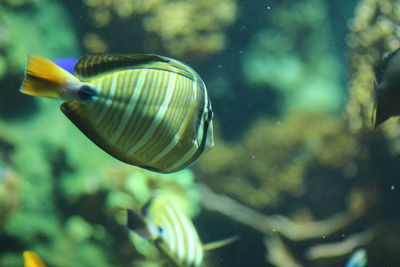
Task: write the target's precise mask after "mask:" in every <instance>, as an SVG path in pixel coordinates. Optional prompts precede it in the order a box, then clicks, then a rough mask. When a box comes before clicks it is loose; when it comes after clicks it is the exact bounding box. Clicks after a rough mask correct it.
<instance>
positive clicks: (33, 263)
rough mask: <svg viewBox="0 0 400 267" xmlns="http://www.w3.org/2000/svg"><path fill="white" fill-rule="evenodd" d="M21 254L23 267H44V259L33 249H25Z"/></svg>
mask: <svg viewBox="0 0 400 267" xmlns="http://www.w3.org/2000/svg"><path fill="white" fill-rule="evenodd" d="M22 256H23V257H24V267H46V264H45V263H44V261H42V259H41V258H40V257H39V256H38V255H37V254H36V253H35V252H33V251H29V250H26V251H24V253H23V254H22Z"/></svg>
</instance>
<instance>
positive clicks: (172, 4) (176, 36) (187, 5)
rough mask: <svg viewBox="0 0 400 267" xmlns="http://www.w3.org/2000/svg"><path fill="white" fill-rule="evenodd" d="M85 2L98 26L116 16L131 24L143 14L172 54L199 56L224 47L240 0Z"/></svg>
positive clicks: (150, 30) (149, 28) (145, 23)
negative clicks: (226, 29)
mask: <svg viewBox="0 0 400 267" xmlns="http://www.w3.org/2000/svg"><path fill="white" fill-rule="evenodd" d="M84 3H85V4H86V5H87V6H88V7H89V15H90V18H91V19H92V21H93V23H94V25H96V26H97V27H105V26H107V25H108V24H109V23H110V22H111V21H112V20H113V19H114V17H117V18H120V19H122V20H123V21H125V23H126V24H127V25H128V27H129V23H130V22H131V21H133V19H134V18H135V17H138V16H139V17H140V18H141V20H142V25H143V29H144V30H145V31H146V32H148V33H151V34H153V35H154V36H157V41H158V42H160V43H161V46H162V47H163V49H164V50H165V51H166V52H167V53H168V54H170V55H172V56H180V57H181V56H183V55H186V56H190V57H194V58H199V57H203V56H205V55H209V54H213V53H216V52H219V51H221V50H222V49H223V48H224V47H225V45H226V34H225V33H224V30H225V28H226V27H228V26H229V25H231V24H232V23H233V22H234V21H235V19H236V17H237V14H236V13H237V11H236V0H223V1H218V0H206V1H204V0H196V1H189V2H188V1H182V0H180V1H172V0H152V1H142V0H140V1H128V0H121V1H114V2H110V1H105V0H100V1H94V0H84ZM132 32H133V31H132ZM145 37H146V39H147V40H146V41H145V42H147V43H153V44H154V41H151V39H148V37H149V36H145Z"/></svg>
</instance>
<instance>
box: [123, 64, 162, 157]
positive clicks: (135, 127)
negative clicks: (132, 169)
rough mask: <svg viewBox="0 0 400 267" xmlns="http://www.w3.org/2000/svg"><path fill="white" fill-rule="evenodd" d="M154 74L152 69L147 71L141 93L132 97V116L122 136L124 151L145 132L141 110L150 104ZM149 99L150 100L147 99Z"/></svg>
mask: <svg viewBox="0 0 400 267" xmlns="http://www.w3.org/2000/svg"><path fill="white" fill-rule="evenodd" d="M154 75H155V73H154V71H148V75H147V76H146V79H145V81H144V84H143V89H144V90H142V93H141V95H140V96H139V97H138V98H137V99H134V105H135V109H134V110H133V113H132V117H131V118H130V122H131V123H129V124H128V125H127V128H126V129H125V131H124V134H125V135H124V137H123V139H125V141H126V143H125V144H124V145H123V146H122V147H124V150H125V152H126V150H127V147H129V146H131V145H132V144H134V143H135V142H137V140H138V139H139V138H140V137H141V136H142V135H143V134H145V127H144V126H145V122H146V120H145V118H144V116H143V110H144V108H145V106H146V105H149V104H151V101H152V99H151V90H150V88H152V87H151V86H153V84H154V78H153V76H154ZM148 99H150V100H148Z"/></svg>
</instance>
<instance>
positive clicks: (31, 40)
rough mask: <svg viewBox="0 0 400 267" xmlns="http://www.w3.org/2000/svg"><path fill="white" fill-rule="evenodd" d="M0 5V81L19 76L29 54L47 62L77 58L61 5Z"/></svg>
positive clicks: (39, 1) (45, 1)
mask: <svg viewBox="0 0 400 267" xmlns="http://www.w3.org/2000/svg"><path fill="white" fill-rule="evenodd" d="M0 3H1V4H0V14H1V16H0V79H1V78H2V77H4V76H6V75H15V74H16V73H20V72H21V71H22V70H23V68H24V66H25V63H26V58H27V55H29V54H36V55H40V56H44V57H48V58H57V57H66V56H76V55H77V54H78V40H77V37H76V35H75V32H74V30H73V28H72V24H71V22H70V19H69V16H68V15H67V14H66V12H65V11H64V9H63V7H62V5H61V4H60V2H58V1H49V0H35V1H33V0H31V1H29V0H6V1H4V0H3V1H0ZM33 22H34V23H33ZM55 22H56V23H55Z"/></svg>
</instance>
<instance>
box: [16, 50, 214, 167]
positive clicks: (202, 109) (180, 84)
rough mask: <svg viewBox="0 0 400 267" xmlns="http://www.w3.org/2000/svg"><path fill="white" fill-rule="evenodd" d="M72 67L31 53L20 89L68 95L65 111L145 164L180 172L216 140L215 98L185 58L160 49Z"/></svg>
mask: <svg viewBox="0 0 400 267" xmlns="http://www.w3.org/2000/svg"><path fill="white" fill-rule="evenodd" d="M74 71H75V74H76V76H74V75H72V74H71V73H69V72H67V71H66V70H64V69H62V68H61V67H59V66H57V65H56V64H54V63H53V62H51V61H50V60H47V59H44V58H41V57H37V56H30V57H29V58H28V64H27V68H26V72H25V79H24V81H23V83H22V86H21V88H20V91H21V92H22V93H24V94H27V95H32V96H41V97H48V98H55V99H62V100H64V101H65V102H64V103H62V104H61V110H62V111H63V112H64V114H65V115H66V116H67V117H68V118H69V119H70V120H71V121H72V122H73V123H74V124H75V125H76V126H77V127H78V128H79V129H80V130H81V131H82V132H83V133H84V134H85V135H86V136H87V137H88V138H89V139H90V140H92V141H93V142H94V143H95V144H96V145H97V146H99V147H100V148H102V149H103V150H104V151H106V152H107V153H109V154H110V155H112V156H113V157H115V158H117V159H119V160H121V161H123V162H126V163H128V164H132V165H136V166H139V167H142V168H145V169H148V170H152V171H156V172H161V173H171V172H176V171H179V170H181V169H183V168H185V167H187V166H189V165H190V164H192V163H193V162H194V161H195V160H196V159H197V158H198V157H199V156H200V155H201V154H202V152H203V151H204V150H206V149H208V148H211V147H212V146H213V143H214V141H213V126H212V117H213V112H212V109H211V101H210V99H209V97H208V94H207V90H206V87H205V85H204V82H203V80H202V79H201V78H200V76H199V75H198V74H197V73H196V72H195V71H194V70H193V69H192V68H191V67H189V66H187V65H186V64H184V63H181V62H179V61H177V60H174V59H171V58H167V57H163V56H158V55H134V54H131V55H122V54H121V55H118V54H89V55H86V56H84V57H82V58H81V59H80V60H79V61H78V63H76V65H75V68H74Z"/></svg>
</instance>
